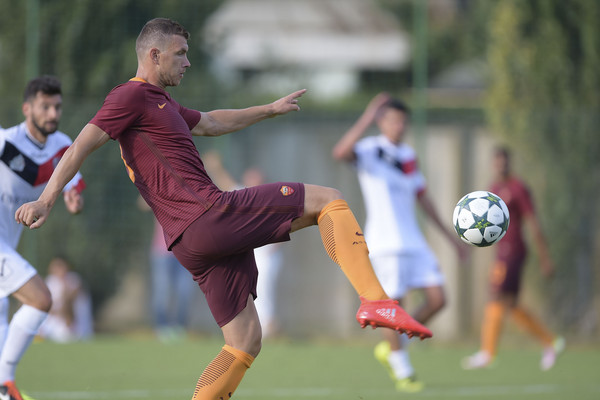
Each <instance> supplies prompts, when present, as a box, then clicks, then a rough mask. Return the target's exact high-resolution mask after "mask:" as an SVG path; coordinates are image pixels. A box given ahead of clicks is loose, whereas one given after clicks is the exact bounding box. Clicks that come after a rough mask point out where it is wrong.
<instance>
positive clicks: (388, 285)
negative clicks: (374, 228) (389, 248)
mask: <svg viewBox="0 0 600 400" xmlns="http://www.w3.org/2000/svg"><path fill="white" fill-rule="evenodd" d="M371 263H372V264H373V269H375V273H376V274H377V278H378V279H379V281H380V282H381V286H383V290H384V291H385V293H386V294H387V295H388V296H390V297H391V298H392V299H400V298H402V297H404V295H405V294H406V293H407V292H408V291H409V290H411V289H422V288H427V287H433V286H441V285H443V284H444V276H443V275H442V272H441V271H440V268H439V265H438V262H437V259H436V258H435V255H434V254H433V253H432V252H431V251H430V250H428V249H423V250H420V251H417V252H411V253H399V254H386V255H371Z"/></svg>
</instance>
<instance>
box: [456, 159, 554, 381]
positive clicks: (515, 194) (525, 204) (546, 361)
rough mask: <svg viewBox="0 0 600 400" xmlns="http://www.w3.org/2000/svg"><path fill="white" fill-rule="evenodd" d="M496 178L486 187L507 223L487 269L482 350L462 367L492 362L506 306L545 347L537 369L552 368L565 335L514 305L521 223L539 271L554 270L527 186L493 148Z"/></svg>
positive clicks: (522, 253)
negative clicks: (531, 239) (498, 199)
mask: <svg viewBox="0 0 600 400" xmlns="http://www.w3.org/2000/svg"><path fill="white" fill-rule="evenodd" d="M494 167H495V172H496V181H495V182H494V183H493V185H492V187H491V189H490V191H491V192H493V193H495V194H497V195H498V196H500V197H501V198H502V199H503V200H504V202H505V203H506V205H507V207H508V210H509V212H510V226H509V229H508V231H507V232H506V235H505V236H504V237H503V238H502V240H501V241H500V242H498V243H497V244H496V245H495V248H496V260H495V262H494V264H493V266H492V269H491V271H490V299H489V302H488V304H487V306H486V307H485V313H484V318H483V323H482V327H481V348H480V350H479V351H478V352H477V353H475V354H473V355H472V356H469V357H467V358H465V359H463V360H462V366H463V368H465V369H479V368H484V367H487V366H488V365H490V363H491V362H492V361H493V360H494V357H495V356H496V352H497V348H498V339H499V337H500V332H501V330H502V322H503V319H504V314H505V312H506V311H507V310H508V311H510V313H511V316H512V317H513V319H514V320H515V322H516V323H517V324H518V325H519V326H521V327H522V328H523V329H525V330H526V331H527V332H529V333H530V334H532V335H533V336H534V337H535V338H537V339H538V340H539V342H540V343H541V344H542V346H543V348H544V350H543V353H542V359H541V361H540V368H541V369H542V370H544V371H546V370H548V369H550V368H552V367H553V366H554V363H555V362H556V357H557V355H558V354H559V353H560V352H561V351H562V350H563V348H564V339H563V338H561V337H557V336H555V335H553V334H552V333H551V332H550V331H549V330H548V329H547V328H546V327H545V326H544V325H542V323H541V322H540V321H538V320H537V319H536V318H535V317H534V316H533V315H532V314H531V313H529V312H528V311H527V310H526V309H525V308H523V306H521V305H520V304H519V303H518V296H519V291H520V287H521V279H522V274H523V267H524V263H525V258H526V255H527V246H526V244H525V240H524V238H523V232H522V227H523V224H524V222H528V224H529V225H530V227H531V230H532V233H533V237H534V241H535V244H536V247H537V251H538V255H539V257H540V268H541V270H542V273H543V274H544V275H545V276H546V277H549V276H551V275H552V273H553V272H554V268H553V266H552V261H551V260H550V255H549V253H548V247H547V245H546V241H545V240H544V237H543V235H542V229H541V227H540V223H539V221H538V219H537V217H536V215H535V212H534V207H533V200H532V198H531V195H530V193H529V190H528V189H527V187H526V186H525V184H524V183H523V182H522V181H521V180H519V179H518V178H517V177H515V176H514V175H513V174H512V173H511V169H510V153H509V151H508V150H507V149H506V148H497V149H496V150H495V153H494Z"/></svg>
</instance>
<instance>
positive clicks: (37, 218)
mask: <svg viewBox="0 0 600 400" xmlns="http://www.w3.org/2000/svg"><path fill="white" fill-rule="evenodd" d="M48 214H50V207H48V206H47V205H46V204H44V203H43V202H41V201H39V200H37V201H32V202H29V203H25V204H23V205H22V206H21V207H19V208H18V209H17V211H16V212H15V220H16V221H17V222H18V223H19V224H23V225H25V226H28V227H29V229H37V228H39V227H41V226H42V225H43V224H44V222H46V219H47V218H48Z"/></svg>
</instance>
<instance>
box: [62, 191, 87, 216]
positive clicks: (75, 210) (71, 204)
mask: <svg viewBox="0 0 600 400" xmlns="http://www.w3.org/2000/svg"><path fill="white" fill-rule="evenodd" d="M64 199H65V206H66V207H67V210H68V211H69V212H70V213H71V214H79V213H80V212H81V210H82V209H83V196H82V195H81V193H79V192H78V191H77V189H70V190H67V191H65V193H64Z"/></svg>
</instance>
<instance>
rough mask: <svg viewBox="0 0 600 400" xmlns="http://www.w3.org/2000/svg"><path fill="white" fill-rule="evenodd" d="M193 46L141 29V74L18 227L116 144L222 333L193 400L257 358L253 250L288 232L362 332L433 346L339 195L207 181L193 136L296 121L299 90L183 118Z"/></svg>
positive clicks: (110, 101) (43, 212) (116, 95)
mask: <svg viewBox="0 0 600 400" xmlns="http://www.w3.org/2000/svg"><path fill="white" fill-rule="evenodd" d="M188 38H189V33H188V32H187V31H186V30H185V29H184V28H183V27H182V26H181V25H179V24H178V23H176V22H174V21H172V20H169V19H165V18H156V19H153V20H151V21H149V22H148V23H146V25H145V26H144V27H143V29H142V31H141V32H140V35H139V36H138V39H137V41H136V53H137V58H138V69H137V73H136V76H135V77H134V78H132V79H131V80H129V81H128V82H126V83H123V84H121V85H119V86H117V87H115V88H114V89H113V90H112V91H111V92H110V93H109V94H108V96H107V97H106V99H105V101H104V104H103V106H102V108H101V109H100V110H99V111H98V113H97V114H96V116H95V117H94V118H93V119H92V120H91V121H90V122H89V123H88V124H87V125H86V126H85V127H84V128H83V130H82V131H81V132H80V134H79V135H78V137H77V138H76V140H75V141H74V143H73V145H72V146H71V147H70V148H69V150H68V151H67V152H66V153H65V155H64V156H63V158H62V160H61V162H60V163H59V165H58V166H57V168H56V172H55V173H54V174H53V176H52V178H51V179H50V182H49V184H48V186H47V187H46V190H44V192H43V193H42V194H41V196H40V197H39V199H38V200H37V201H35V202H31V203H27V204H25V205H23V206H22V207H21V208H19V209H18V210H17V212H16V213H15V218H16V220H17V221H18V222H20V223H22V224H24V225H26V226H29V227H30V228H39V227H40V226H41V225H42V224H43V223H44V222H45V221H46V219H47V217H48V214H49V213H50V210H51V209H52V206H53V205H54V202H55V201H56V198H57V196H58V195H59V193H60V191H61V189H62V187H63V186H64V185H65V184H66V183H67V182H68V181H69V179H70V178H71V177H72V176H73V175H74V173H75V172H76V171H77V170H78V169H79V167H80V166H81V164H82V163H83V161H84V159H85V158H86V157H87V156H88V155H89V154H90V153H92V152H93V151H94V150H96V149H97V148H99V147H100V146H102V145H104V144H105V143H106V142H108V141H109V140H110V139H113V140H117V141H118V142H119V145H120V147H121V155H122V158H123V161H124V163H125V166H126V169H127V172H128V174H129V177H130V178H131V180H132V181H133V182H134V184H135V185H136V187H137V188H138V190H139V192H140V194H141V196H142V197H143V198H144V200H145V201H146V203H148V205H149V206H150V207H151V208H152V210H153V212H154V214H155V215H156V218H157V220H158V221H159V223H160V224H161V226H162V227H163V230H164V233H165V241H166V244H167V247H168V248H169V249H170V250H172V251H173V253H174V254H175V256H176V257H177V258H178V259H179V261H180V262H181V264H182V265H183V266H185V267H186V268H187V269H188V270H189V271H190V272H191V274H192V275H193V278H194V280H195V281H196V282H197V283H198V284H199V286H200V288H201V289H202V291H203V292H204V294H205V296H206V300H207V303H208V304H209V307H210V309H211V312H212V314H213V316H214V318H215V321H216V322H217V324H218V325H219V326H220V327H221V330H222V332H223V336H224V339H225V346H224V347H223V349H222V351H221V352H220V353H219V354H218V355H217V357H216V358H215V359H214V360H213V361H212V362H211V363H210V364H209V365H208V366H207V367H206V369H205V370H204V372H203V374H202V375H201V376H200V379H199V380H198V384H197V386H196V390H195V392H194V396H193V399H222V398H229V397H231V395H232V393H233V391H234V390H235V389H236V387H237V386H238V384H239V383H240V381H241V380H242V378H243V375H244V373H245V372H246V370H247V369H248V368H249V367H250V365H251V363H252V362H253V360H254V358H255V357H256V356H257V355H258V353H259V351H260V348H261V327H260V323H259V319H258V315H257V313H256V309H255V307H254V298H255V297H256V281H257V269H256V264H255V261H254V255H253V249H254V248H256V247H260V246H263V245H265V244H268V243H274V242H280V241H285V240H289V234H290V232H294V231H297V230H299V229H302V228H305V227H307V226H311V225H318V226H319V231H320V233H321V237H322V240H323V243H324V246H325V249H326V251H327V253H328V255H329V256H330V257H331V258H332V259H333V261H335V262H336V263H337V264H338V265H340V267H341V269H342V271H343V272H344V273H345V274H346V276H347V277H348V279H349V281H350V283H351V284H352V285H353V287H354V288H355V289H356V291H357V293H358V295H359V296H360V298H361V306H360V308H359V310H358V313H357V315H356V318H357V320H358V322H359V323H360V324H361V326H363V327H365V326H367V325H371V326H373V327H377V326H382V327H388V328H393V329H397V330H399V331H400V332H406V333H407V334H409V335H411V336H412V335H417V336H420V337H421V338H426V337H430V336H431V332H430V331H429V330H428V329H427V328H425V327H424V326H422V325H421V324H419V323H418V322H416V321H415V320H413V319H412V318H411V317H410V316H409V315H408V314H407V313H406V312H405V311H404V310H403V309H402V308H401V307H400V306H399V305H398V304H397V302H395V301H393V300H390V299H389V298H388V297H387V296H386V294H385V292H384V291H383V289H382V288H381V285H380V283H379V281H378V280H377V278H376V276H375V273H374V272H373V268H372V266H371V264H370V261H369V258H368V249H367V246H366V243H365V242H364V238H363V235H362V230H361V229H360V227H359V225H358V223H357V222H356V219H355V218H354V215H353V213H352V211H351V210H350V209H349V208H348V205H347V203H346V202H345V201H344V200H343V199H342V197H341V194H340V192H339V191H337V190H336V189H332V188H326V187H320V186H315V185H308V184H306V185H305V184H302V183H296V182H278V183H272V184H266V185H260V186H255V187H252V188H247V189H243V190H238V191H234V192H223V191H221V190H219V189H218V187H217V186H216V185H215V184H214V183H213V182H212V181H211V179H210V178H209V176H208V175H207V174H206V171H205V169H204V166H203V164H202V161H201V159H200V156H199V154H198V151H197V149H196V147H195V145H194V143H193V141H192V135H199V136H219V135H223V134H226V133H230V132H234V131H238V130H240V129H243V128H245V127H247V126H249V125H252V124H254V123H257V122H259V121H262V120H264V119H266V118H271V117H275V116H278V115H283V114H286V113H288V112H290V111H297V110H299V109H300V108H299V106H298V98H299V97H300V96H302V95H303V94H304V92H305V90H299V91H297V92H294V93H292V94H290V95H288V96H285V97H282V98H281V99H279V100H276V101H274V102H273V103H271V104H267V105H262V106H254V107H249V108H245V109H238V110H215V111H211V112H199V111H195V110H191V109H188V108H185V107H183V106H181V105H179V104H178V103H177V102H175V100H173V99H172V98H171V96H170V95H169V93H167V92H166V91H165V88H166V87H168V86H177V85H179V83H180V81H181V79H182V78H183V75H184V73H185V71H186V69H187V68H188V67H189V66H190V62H189V61H188V58H187V53H188V44H187V40H188Z"/></svg>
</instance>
